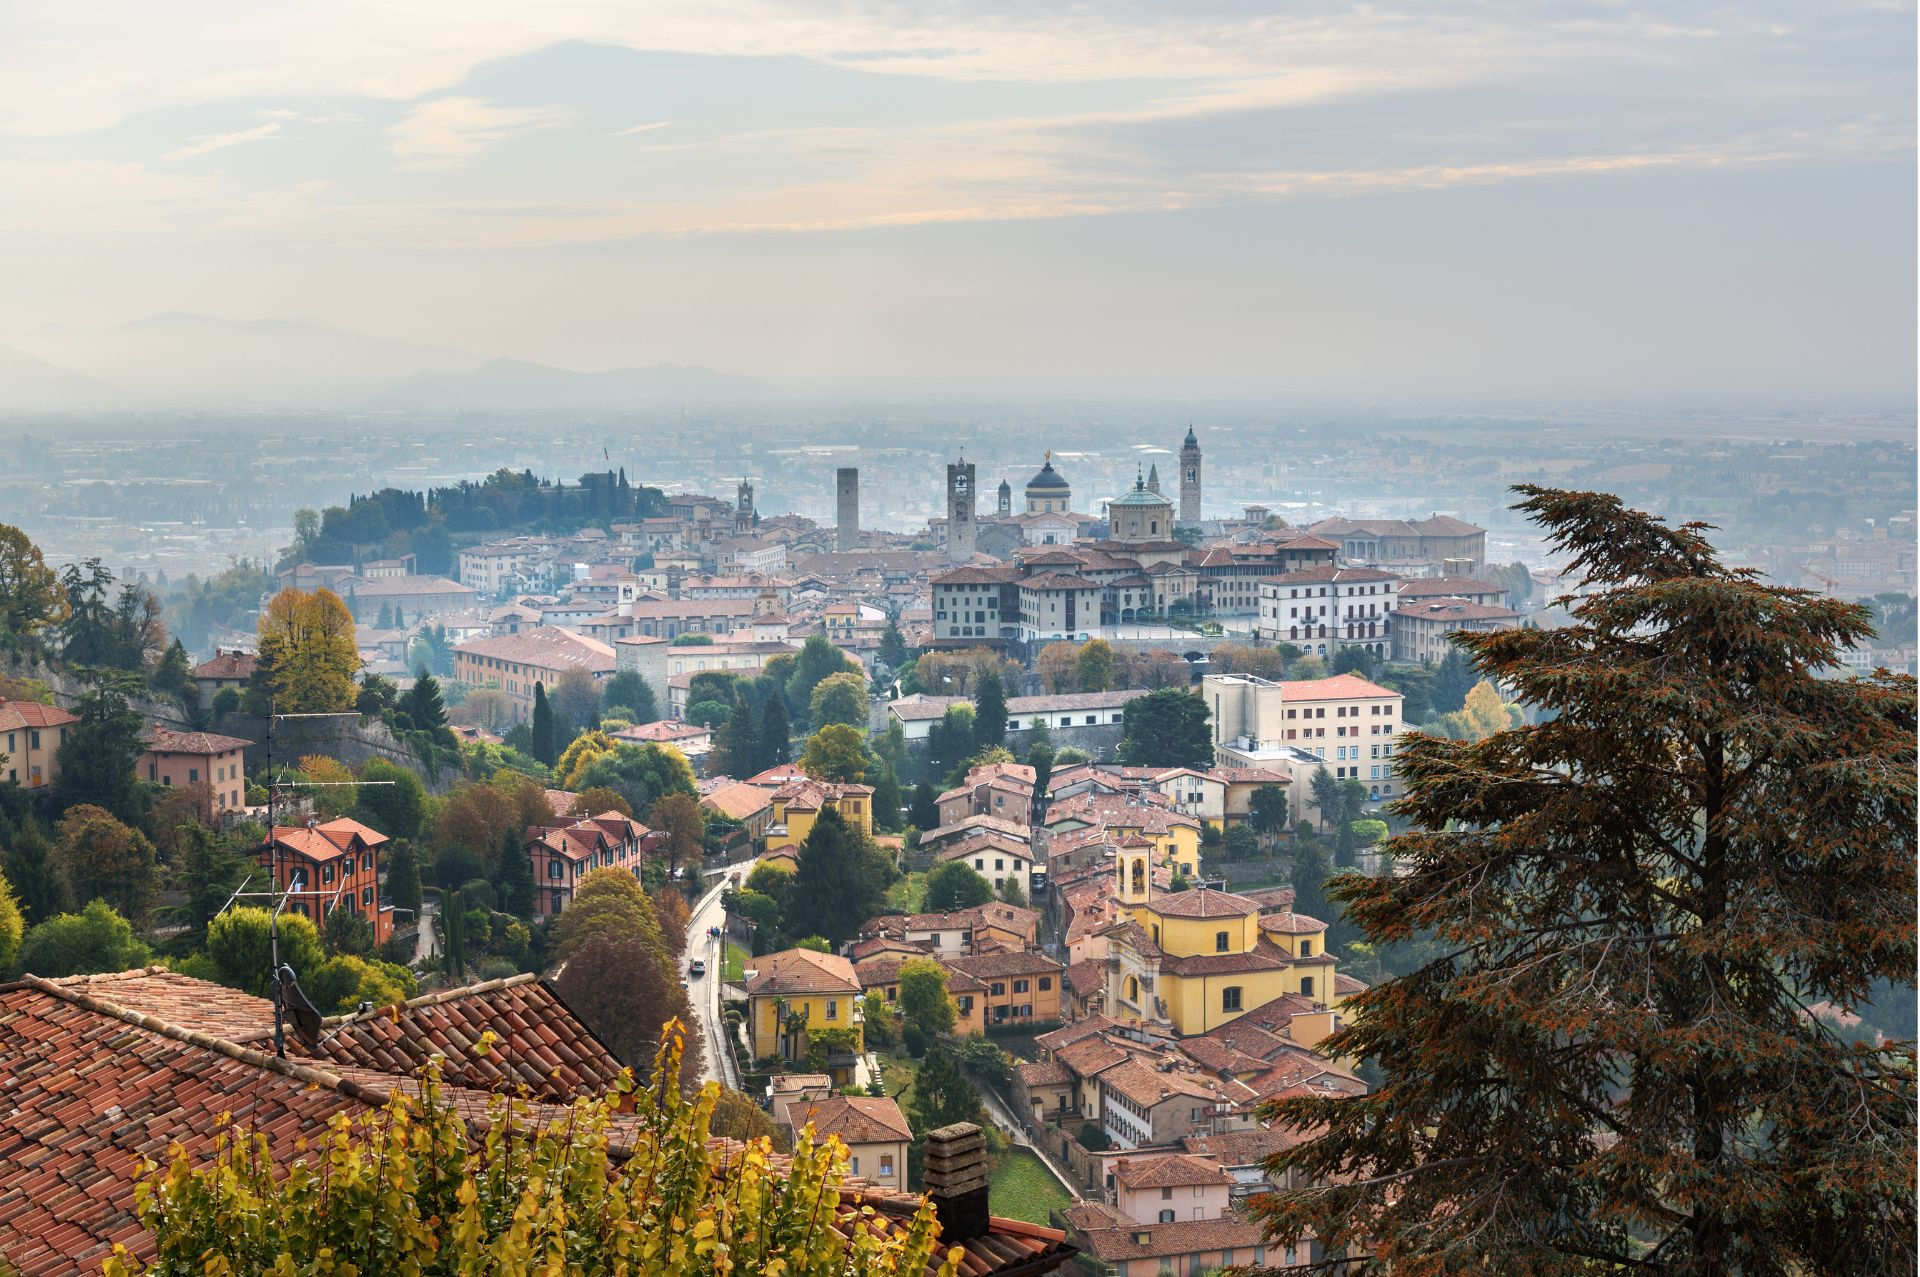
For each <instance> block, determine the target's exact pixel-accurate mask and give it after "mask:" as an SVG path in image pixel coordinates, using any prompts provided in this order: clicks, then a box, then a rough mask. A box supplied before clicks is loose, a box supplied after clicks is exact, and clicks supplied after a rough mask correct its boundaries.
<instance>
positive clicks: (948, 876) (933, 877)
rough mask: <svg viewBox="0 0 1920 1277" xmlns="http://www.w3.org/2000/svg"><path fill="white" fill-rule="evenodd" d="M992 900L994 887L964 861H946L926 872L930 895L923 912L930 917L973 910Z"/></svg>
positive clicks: (924, 902)
mask: <svg viewBox="0 0 1920 1277" xmlns="http://www.w3.org/2000/svg"><path fill="white" fill-rule="evenodd" d="M991 899H993V887H992V885H991V884H990V883H988V882H987V880H986V879H985V878H983V877H981V876H980V875H979V874H978V873H976V872H975V871H974V868H973V866H971V865H969V864H968V863H967V862H966V861H964V860H944V861H941V862H940V863H939V864H937V865H935V866H934V867H933V868H932V869H930V870H928V871H927V894H926V899H925V900H924V901H923V902H922V904H921V908H922V909H924V910H925V911H926V912H928V913H946V912H948V911H950V910H953V909H971V908H973V907H974V906H975V905H983V904H985V903H987V901H989V900H991Z"/></svg>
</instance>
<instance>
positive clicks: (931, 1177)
mask: <svg viewBox="0 0 1920 1277" xmlns="http://www.w3.org/2000/svg"><path fill="white" fill-rule="evenodd" d="M923 1180H924V1183H925V1186H926V1193H927V1198H928V1199H929V1200H930V1201H932V1203H933V1213H934V1214H935V1215H936V1216H938V1217H939V1219H940V1241H941V1244H942V1245H947V1246H953V1245H958V1244H959V1243H961V1242H964V1241H969V1240H971V1239H973V1238H975V1237H983V1236H985V1235H986V1232H987V1137H986V1136H985V1135H984V1134H983V1133H982V1132H981V1130H980V1128H979V1127H978V1126H976V1125H974V1124H973V1123H972V1122H955V1123H954V1124H953V1125H951V1126H942V1127H940V1128H939V1129H938V1130H933V1131H929V1132H927V1148H926V1162H925V1174H924V1176H923Z"/></svg>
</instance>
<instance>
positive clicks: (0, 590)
mask: <svg viewBox="0 0 1920 1277" xmlns="http://www.w3.org/2000/svg"><path fill="white" fill-rule="evenodd" d="M69 611H70V608H69V606H68V604H67V597H66V594H65V593H64V592H63V591H62V590H61V588H60V577H59V575H58V574H57V573H56V572H54V570H53V569H52V568H50V567H48V566H47V561H46V559H45V558H43V557H42V556H41V554H40V547H39V546H37V545H35V544H34V543H33V542H32V541H31V540H29V539H28V537H27V534H26V533H24V532H22V531H21V530H20V529H19V528H16V527H14V526H12V525H11V524H6V523H0V649H5V650H6V651H9V652H19V653H21V654H23V655H26V656H37V655H39V654H41V653H43V652H45V651H46V649H47V640H48V639H49V638H50V637H51V636H52V635H53V633H54V632H55V631H57V630H58V629H59V628H60V626H61V625H63V624H64V623H65V622H66V619H67V616H68V613H69Z"/></svg>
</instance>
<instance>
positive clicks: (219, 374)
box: [0, 313, 768, 417]
mask: <svg viewBox="0 0 1920 1277" xmlns="http://www.w3.org/2000/svg"><path fill="white" fill-rule="evenodd" d="M76 344H77V345H78V346H79V348H81V349H84V350H85V352H86V355H85V358H84V361H83V360H82V359H79V358H69V359H68V360H66V363H65V366H63V365H62V364H61V363H57V362H53V361H50V360H47V359H44V358H41V357H40V356H38V355H34V354H28V353H26V352H22V351H16V350H10V349H6V348H4V347H0V417H5V416H10V415H16V414H20V413H46V412H92V411H110V410H113V409H115V408H168V409H174V408H183V409H196V410H204V411H214V412H218V411H222V410H233V411H245V410H251V409H261V408H271V409H291V410H299V409H332V410H340V409H347V410H374V411H418V412H473V413H492V412H512V413H538V412H542V411H554V412H611V411H619V410H620V409H622V408H624V407H628V406H632V405H635V404H651V405H658V404H661V403H666V402H711V401H715V400H740V399H747V398H758V397H760V396H762V395H765V394H767V393H768V387H767V386H766V385H765V384H764V383H762V382H759V381H756V380H754V379H753V378H750V377H738V376H733V375H730V374H727V373H720V372H714V371H712V370H711V369H707V368H697V367H687V366H681V365H673V364H661V365H656V366H653V367H644V368H617V369H611V370H608V371H603V372H578V371H574V370H571V369H566V368H556V367H552V366H549V365H545V364H536V363H529V362H526V361H524V360H517V359H492V360H487V359H483V358H481V357H480V356H477V355H473V354H471V353H468V352H465V351H459V350H452V349H448V348H444V347H438V346H428V345H422V344H418V343H412V342H403V341H393V340H389V339H387V338H382V337H371V336H368V335H366V334H364V333H357V332H351V331H348V330H345V329H339V328H331V327H327V326H325V325H322V324H310V323H305V322H302V321H297V320H282V319H260V320H231V319H222V318H219V317H216V316H209V315H194V314H181V313H168V314H160V315H152V316H149V317H147V318H145V319H138V320H134V321H132V322H130V323H126V324H121V325H119V326H118V327H116V328H113V329H110V330H108V331H107V332H105V333H100V334H94V335H91V336H89V337H87V338H86V339H85V340H84V342H78V343H76Z"/></svg>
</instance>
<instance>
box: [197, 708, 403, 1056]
mask: <svg viewBox="0 0 1920 1277" xmlns="http://www.w3.org/2000/svg"><path fill="white" fill-rule="evenodd" d="M349 717H352V718H358V717H359V715H358V714H356V713H354V712H353V711H351V710H348V711H342V712H337V713H307V714H281V713H277V712H276V711H275V710H274V708H273V704H272V702H271V701H269V702H268V704H267V853H268V855H269V856H270V857H271V858H272V864H271V870H270V873H269V876H268V879H267V890H265V891H248V890H247V884H248V883H250V882H252V881H253V875H251V874H249V875H247V877H246V878H244V879H242V880H241V883H240V886H239V887H238V888H237V889H236V890H235V891H234V893H233V894H232V895H231V896H229V897H227V902H226V904H224V905H221V906H220V912H221V913H225V912H226V911H227V910H228V909H231V908H232V907H233V906H234V904H235V903H236V902H238V901H241V900H266V901H270V902H271V903H272V906H273V907H272V909H271V911H270V912H269V913H268V915H267V950H268V962H269V964H270V965H269V967H268V970H267V976H268V980H269V982H270V983H271V984H272V986H273V1053H274V1055H276V1056H278V1057H279V1058H280V1059H283V1060H284V1059H286V1058H287V1029H286V1022H287V1016H288V1014H289V1013H291V1014H292V1016H293V1020H294V1030H295V1032H297V1033H298V1034H299V1035H300V1037H301V1039H302V1040H303V1041H305V1042H307V1043H309V1044H313V1043H317V1042H318V1041H319V1040H320V1012H319V1009H318V1008H316V1007H315V1006H314V1005H313V1002H312V1000H311V999H309V998H308V997H307V995H306V994H305V993H304V992H303V991H302V990H301V988H300V986H299V984H298V983H297V982H296V980H295V976H294V971H293V968H292V967H289V966H287V965H285V964H284V963H282V962H281V961H280V914H281V912H282V911H283V910H284V909H286V907H287V904H288V902H289V901H291V900H292V899H293V897H295V896H297V895H303V894H306V893H305V890H304V889H305V887H306V873H305V871H303V870H302V871H296V873H295V875H294V879H293V881H292V882H290V883H288V884H287V885H286V886H284V887H283V886H282V885H281V883H282V878H281V876H280V839H279V838H278V836H277V835H276V832H275V831H276V830H277V829H278V828H279V821H278V820H277V819H276V809H277V807H278V805H279V804H278V801H277V800H278V795H279V792H280V790H281V789H282V788H288V789H344V788H358V787H360V786H361V785H391V784H394V783H395V782H393V781H390V780H366V781H345V780H335V781H325V780H286V779H283V778H281V777H278V776H275V775H274V772H273V725H274V724H275V723H277V722H279V721H280V720H281V719H283V718H349ZM311 823H312V822H311V821H309V825H310V826H311ZM316 894H317V893H316ZM336 894H337V892H336Z"/></svg>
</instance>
